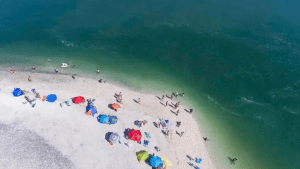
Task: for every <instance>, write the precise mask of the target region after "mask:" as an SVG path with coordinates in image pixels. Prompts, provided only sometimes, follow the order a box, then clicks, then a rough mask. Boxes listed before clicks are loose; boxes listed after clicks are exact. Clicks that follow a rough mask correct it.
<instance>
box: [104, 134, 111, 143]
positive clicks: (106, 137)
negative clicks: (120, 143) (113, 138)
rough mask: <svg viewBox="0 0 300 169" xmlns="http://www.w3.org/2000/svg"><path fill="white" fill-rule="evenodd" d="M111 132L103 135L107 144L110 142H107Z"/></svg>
mask: <svg viewBox="0 0 300 169" xmlns="http://www.w3.org/2000/svg"><path fill="white" fill-rule="evenodd" d="M112 133H113V132H107V133H106V134H105V140H106V141H107V142H110V141H109V137H110V135H111V134H112Z"/></svg>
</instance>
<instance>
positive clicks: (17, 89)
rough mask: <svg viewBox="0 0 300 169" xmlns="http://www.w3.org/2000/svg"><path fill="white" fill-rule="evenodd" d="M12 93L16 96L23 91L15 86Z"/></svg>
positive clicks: (20, 94)
mask: <svg viewBox="0 0 300 169" xmlns="http://www.w3.org/2000/svg"><path fill="white" fill-rule="evenodd" d="M12 94H13V95H14V97H18V96H22V95H23V94H24V93H23V91H22V90H21V89H20V88H15V89H14V91H13V92H12Z"/></svg>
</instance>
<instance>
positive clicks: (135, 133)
mask: <svg viewBox="0 0 300 169" xmlns="http://www.w3.org/2000/svg"><path fill="white" fill-rule="evenodd" d="M128 137H129V139H130V140H133V141H137V142H141V140H142V133H141V131H140V130H135V129H132V130H131V131H130V132H129V133H128Z"/></svg>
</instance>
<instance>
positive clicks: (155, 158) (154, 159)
mask: <svg viewBox="0 0 300 169" xmlns="http://www.w3.org/2000/svg"><path fill="white" fill-rule="evenodd" d="M161 163H162V161H161V158H160V157H158V156H152V157H151V159H150V164H151V166H152V167H158V166H159V165H160V164H161Z"/></svg>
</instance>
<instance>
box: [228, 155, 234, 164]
mask: <svg viewBox="0 0 300 169" xmlns="http://www.w3.org/2000/svg"><path fill="white" fill-rule="evenodd" d="M227 158H228V160H229V162H230V164H231V165H232V164H234V162H233V161H232V160H233V159H232V158H230V157H227Z"/></svg>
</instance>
